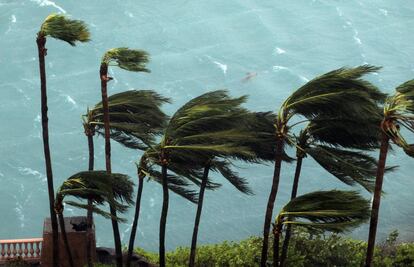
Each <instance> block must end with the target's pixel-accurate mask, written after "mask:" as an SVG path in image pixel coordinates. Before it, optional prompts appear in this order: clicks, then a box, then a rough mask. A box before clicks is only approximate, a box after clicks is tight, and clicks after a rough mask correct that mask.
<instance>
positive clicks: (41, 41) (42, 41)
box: [36, 33, 59, 266]
mask: <svg viewBox="0 0 414 267" xmlns="http://www.w3.org/2000/svg"><path fill="white" fill-rule="evenodd" d="M36 42H37V48H38V52H39V70H40V93H41V109H42V133H43V150H44V155H45V164H46V177H47V188H48V194H49V210H50V221H51V224H52V239H53V260H52V265H53V266H58V264H59V239H58V238H59V237H58V231H59V229H58V222H57V218H56V213H55V209H54V203H55V192H54V188H53V172H52V161H51V157H50V148H49V124H48V117H47V110H48V108H47V90H46V69H45V56H46V51H47V50H46V47H45V45H46V38H45V36H43V35H41V34H40V33H39V34H38V36H37V39H36Z"/></svg>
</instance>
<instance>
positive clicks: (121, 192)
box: [55, 171, 133, 267]
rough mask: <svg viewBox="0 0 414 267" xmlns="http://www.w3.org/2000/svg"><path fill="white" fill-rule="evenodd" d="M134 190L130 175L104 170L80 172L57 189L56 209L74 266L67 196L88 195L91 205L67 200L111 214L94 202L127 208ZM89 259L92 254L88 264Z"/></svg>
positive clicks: (86, 197) (81, 196)
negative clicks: (67, 221)
mask: <svg viewBox="0 0 414 267" xmlns="http://www.w3.org/2000/svg"><path fill="white" fill-rule="evenodd" d="M132 192H133V183H132V182H131V181H130V179H129V177H128V176H126V175H123V174H118V173H114V174H111V175H108V174H107V173H106V172H104V171H88V172H79V173H76V174H74V175H72V176H71V177H69V178H68V179H67V180H65V181H64V182H63V184H62V185H61V186H60V188H59V189H58V191H57V193H56V201H55V210H56V213H57V214H58V217H59V224H60V228H61V232H62V237H63V241H64V243H65V247H66V252H67V254H68V259H69V265H70V266H72V267H73V266H74V263H73V258H72V253H71V250H70V245H69V242H68V238H67V234H66V230H65V220H64V218H63V209H64V199H65V197H68V196H71V197H76V198H80V199H87V200H88V205H86V206H85V205H82V204H78V203H76V202H67V203H68V204H70V205H73V206H76V207H81V208H84V207H86V208H87V209H88V212H89V211H95V212H98V213H99V214H102V215H104V216H106V217H109V216H110V215H109V214H107V213H106V212H104V211H102V210H100V209H99V208H96V207H94V204H98V205H102V204H104V203H105V202H107V203H111V204H113V205H114V206H116V207H117V210H118V211H120V212H124V211H125V210H126V208H127V207H128V205H131V204H132V203H133V201H132ZM121 202H126V203H127V204H128V205H123V204H122V203H121ZM118 219H119V218H118ZM87 246H88V244H87ZM89 249H90V248H89ZM89 261H90V259H89V258H88V264H89Z"/></svg>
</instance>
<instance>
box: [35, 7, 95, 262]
mask: <svg viewBox="0 0 414 267" xmlns="http://www.w3.org/2000/svg"><path fill="white" fill-rule="evenodd" d="M89 36H90V35H89V31H88V28H87V27H86V25H85V23H83V22H82V21H80V20H71V19H68V18H66V17H65V16H63V15H58V14H52V15H49V16H48V17H47V18H46V19H45V21H44V22H43V24H42V26H41V27H40V31H39V32H38V33H37V38H36V43H37V49H38V54H39V71H40V93H41V110H42V132H43V149H44V155H45V164H46V177H47V186H48V193H49V210H50V220H51V224H52V236H53V262H52V265H53V266H57V265H58V262H59V247H58V223H57V219H56V213H55V211H54V208H53V205H54V202H55V201H54V197H55V196H54V188H53V172H52V162H51V156H50V148H49V124H48V116H47V111H48V107H47V89H46V68H45V57H46V54H47V49H46V37H52V38H55V39H58V40H62V41H65V42H67V43H69V44H70V45H72V46H75V44H76V42H78V41H79V42H87V41H89Z"/></svg>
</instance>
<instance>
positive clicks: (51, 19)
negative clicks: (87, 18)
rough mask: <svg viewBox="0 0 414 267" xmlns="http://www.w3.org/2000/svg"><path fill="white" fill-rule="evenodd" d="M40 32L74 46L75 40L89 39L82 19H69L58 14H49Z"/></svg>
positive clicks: (83, 40) (85, 40) (84, 40)
mask: <svg viewBox="0 0 414 267" xmlns="http://www.w3.org/2000/svg"><path fill="white" fill-rule="evenodd" d="M40 34H42V35H43V36H50V37H53V38H56V39H59V40H62V41H65V42H67V43H69V44H70V45H72V46H75V45H76V42H87V41H89V40H90V33H89V30H88V28H87V26H86V24H85V23H84V22H83V21H81V20H71V19H68V18H67V17H66V16H64V15H59V14H51V15H49V16H48V17H47V18H46V19H45V21H44V22H43V24H42V26H41V28H40Z"/></svg>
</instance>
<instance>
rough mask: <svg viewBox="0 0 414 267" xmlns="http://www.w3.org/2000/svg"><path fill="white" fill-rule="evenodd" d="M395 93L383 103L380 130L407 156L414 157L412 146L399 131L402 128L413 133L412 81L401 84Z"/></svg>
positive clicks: (413, 103) (413, 88)
mask: <svg viewBox="0 0 414 267" xmlns="http://www.w3.org/2000/svg"><path fill="white" fill-rule="evenodd" d="M396 91H397V92H396V93H395V94H394V95H393V96H391V97H389V98H388V99H387V101H386V103H385V107H384V116H385V119H384V122H383V123H382V125H381V126H382V130H383V131H384V132H385V133H386V134H387V135H388V137H389V138H390V139H391V140H392V141H393V142H394V143H395V144H396V145H398V146H400V147H402V148H403V149H404V151H405V153H406V154H407V155H409V156H410V157H414V145H413V144H408V143H407V141H406V139H405V138H404V137H403V135H402V134H401V131H400V128H401V127H403V128H404V129H406V130H408V131H409V132H411V133H414V80H410V81H407V82H405V83H403V84H401V85H400V86H398V87H397V88H396Z"/></svg>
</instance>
